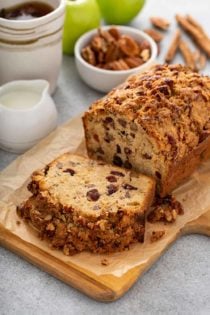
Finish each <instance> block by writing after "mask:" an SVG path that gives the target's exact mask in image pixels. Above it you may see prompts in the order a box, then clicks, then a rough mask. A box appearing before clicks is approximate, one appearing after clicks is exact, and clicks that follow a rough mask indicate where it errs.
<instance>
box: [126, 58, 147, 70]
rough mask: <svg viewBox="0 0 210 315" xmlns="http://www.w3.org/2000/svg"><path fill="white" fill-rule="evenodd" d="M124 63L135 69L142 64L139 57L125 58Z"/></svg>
mask: <svg viewBox="0 0 210 315" xmlns="http://www.w3.org/2000/svg"><path fill="white" fill-rule="evenodd" d="M124 61H125V62H126V63H127V65H128V66H129V67H130V68H136V67H138V66H140V65H142V64H143V63H144V61H143V59H142V58H140V57H129V58H125V59H124Z"/></svg>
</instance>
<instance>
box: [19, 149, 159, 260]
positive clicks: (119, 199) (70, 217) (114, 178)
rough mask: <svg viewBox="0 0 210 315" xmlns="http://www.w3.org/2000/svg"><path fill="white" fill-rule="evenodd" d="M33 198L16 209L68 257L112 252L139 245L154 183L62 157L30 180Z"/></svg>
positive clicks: (77, 158)
mask: <svg viewBox="0 0 210 315" xmlns="http://www.w3.org/2000/svg"><path fill="white" fill-rule="evenodd" d="M28 188H29V190H30V191H31V192H32V193H33V196H32V197H31V198H30V199H29V200H27V201H26V202H25V203H23V204H22V205H21V206H20V207H18V214H19V215H20V216H21V217H23V218H24V219H26V220H27V221H29V222H31V223H32V225H33V226H34V227H35V228H36V229H37V230H38V231H39V232H40V235H41V236H42V237H44V238H46V239H48V240H49V241H50V244H51V246H53V247H55V248H62V249H63V251H64V253H65V254H67V255H71V254H74V253H76V252H80V251H83V250H89V251H92V252H97V253H105V252H114V251H120V250H123V249H125V248H128V247H129V245H130V244H132V243H134V242H138V241H140V242H142V241H143V240H144V228H145V214H146V211H147V209H148V208H149V206H150V204H151V203H152V201H153V196H154V191H155V182H154V180H153V179H151V178H149V177H146V176H144V175H139V174H134V173H133V174H131V172H130V171H126V170H123V169H120V168H118V167H114V166H109V165H105V164H104V163H102V162H97V161H93V160H90V159H88V158H85V157H82V156H78V155H73V154H70V153H67V154H64V155H62V156H61V157H59V158H57V159H56V160H54V161H53V162H51V163H50V164H49V165H47V166H46V167H45V168H44V169H42V170H40V171H37V172H35V173H34V174H33V175H32V181H31V183H30V184H29V186H28Z"/></svg>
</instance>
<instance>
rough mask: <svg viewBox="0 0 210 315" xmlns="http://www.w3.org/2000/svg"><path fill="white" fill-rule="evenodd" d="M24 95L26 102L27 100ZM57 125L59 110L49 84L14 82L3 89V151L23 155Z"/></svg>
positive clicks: (0, 121)
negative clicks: (51, 94)
mask: <svg viewBox="0 0 210 315" xmlns="http://www.w3.org/2000/svg"><path fill="white" fill-rule="evenodd" d="M18 93H19V97H18ZM20 93H22V94H21V96H20ZM24 95H25V98H26V99H23V98H24ZM8 96H9V97H8ZM34 96H35V98H34ZM30 97H31V99H30ZM11 99H12V102H11ZM6 100H7V102H6ZM10 103H13V106H11V104H10ZM18 103H19V105H21V106H20V107H18ZM23 104H25V105H24V106H23ZM56 125H57V110H56V107H55V104H54V101H53V99H52V97H51V96H50V94H49V83H48V82H47V81H45V80H27V81H13V82H10V83H7V84H5V85H3V86H1V87H0V147H1V148H2V149H4V150H6V151H10V152H15V153H22V152H24V151H26V150H27V149H29V148H30V147H32V146H33V145H34V144H35V143H37V142H38V141H40V140H41V139H42V138H43V137H45V136H46V135H47V134H48V133H49V132H51V131H52V130H53V129H54V128H55V127H56Z"/></svg>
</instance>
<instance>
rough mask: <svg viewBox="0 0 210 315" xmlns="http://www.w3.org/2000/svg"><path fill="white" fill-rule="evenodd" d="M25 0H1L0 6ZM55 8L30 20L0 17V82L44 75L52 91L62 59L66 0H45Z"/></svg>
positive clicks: (16, 3) (42, 77)
mask: <svg viewBox="0 0 210 315" xmlns="http://www.w3.org/2000/svg"><path fill="white" fill-rule="evenodd" d="M25 2H27V0H1V1H0V10H1V9H2V8H10V7H13V6H15V5H18V4H21V3H25ZM44 2H45V3H46V4H49V5H50V6H52V7H53V8H54V10H53V11H52V12H50V13H48V14H46V15H44V16H42V17H39V18H35V19H30V20H21V21H20V20H9V19H4V18H0V85H2V84H4V83H6V82H9V81H13V80H27V79H29V80H31V79H45V80H47V81H48V82H49V83H50V93H53V92H54V90H55V88H56V84H57V79H58V75H59V69H60V66H61V61H62V30H63V23H64V15H65V5H66V0H44Z"/></svg>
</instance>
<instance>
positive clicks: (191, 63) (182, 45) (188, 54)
mask: <svg viewBox="0 0 210 315" xmlns="http://www.w3.org/2000/svg"><path fill="white" fill-rule="evenodd" d="M179 49H180V51H181V53H182V55H183V57H184V60H185V63H186V65H187V66H188V67H190V68H191V69H192V70H194V71H195V70H197V68H196V64H195V59H194V55H193V53H192V51H191V50H190V48H189V46H188V44H187V42H185V41H183V40H180V41H179Z"/></svg>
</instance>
